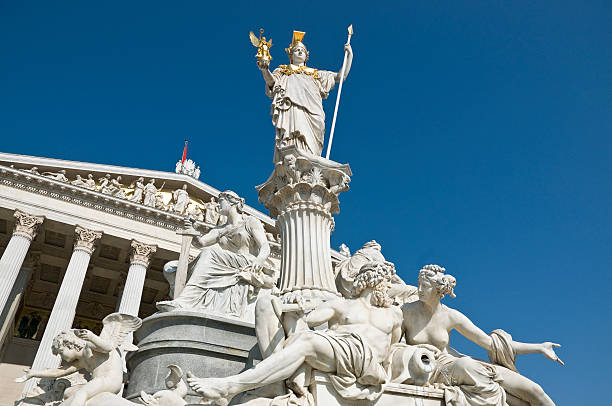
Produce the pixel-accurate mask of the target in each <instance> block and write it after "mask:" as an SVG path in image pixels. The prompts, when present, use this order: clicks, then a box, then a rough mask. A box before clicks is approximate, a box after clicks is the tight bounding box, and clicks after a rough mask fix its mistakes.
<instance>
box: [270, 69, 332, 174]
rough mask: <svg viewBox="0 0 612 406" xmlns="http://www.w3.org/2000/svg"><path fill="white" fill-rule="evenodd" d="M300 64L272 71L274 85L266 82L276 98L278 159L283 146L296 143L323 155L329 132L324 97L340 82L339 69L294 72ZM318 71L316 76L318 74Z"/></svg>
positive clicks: (273, 107)
mask: <svg viewBox="0 0 612 406" xmlns="http://www.w3.org/2000/svg"><path fill="white" fill-rule="evenodd" d="M298 68H299V67H298V66H296V65H288V66H287V67H278V68H276V69H275V70H274V72H272V77H274V81H275V83H274V87H273V88H272V89H271V88H269V87H267V86H266V93H267V95H268V96H270V97H271V98H272V124H273V125H274V127H275V128H276V139H275V148H274V162H275V163H276V162H278V161H279V160H280V155H279V153H278V150H279V148H281V147H284V146H288V145H295V146H296V148H297V149H299V150H300V151H304V152H307V153H310V154H313V155H316V156H321V152H322V151H323V138H324V135H325V112H324V111H323V99H326V98H327V96H328V95H329V92H330V91H331V90H332V89H333V88H334V85H335V84H336V72H330V71H317V70H315V69H312V68H305V69H307V70H308V71H309V72H311V73H312V74H307V73H291V74H287V73H286V72H287V71H288V70H290V71H294V70H296V69H298ZM314 75H316V78H315V76H314Z"/></svg>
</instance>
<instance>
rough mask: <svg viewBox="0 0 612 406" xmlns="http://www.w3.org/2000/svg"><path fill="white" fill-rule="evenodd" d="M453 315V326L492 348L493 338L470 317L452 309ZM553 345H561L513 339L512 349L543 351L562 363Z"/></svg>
mask: <svg viewBox="0 0 612 406" xmlns="http://www.w3.org/2000/svg"><path fill="white" fill-rule="evenodd" d="M451 317H452V320H453V327H454V328H455V329H456V330H457V331H458V332H459V333H460V334H461V335H462V336H464V337H465V338H467V339H468V340H470V341H472V342H474V343H476V344H478V345H479V346H481V347H483V348H485V349H486V350H487V351H489V350H491V347H492V345H493V339H492V338H491V337H490V336H488V335H487V334H486V333H485V332H484V331H482V330H481V329H480V328H478V327H477V326H476V325H475V324H474V323H472V321H471V320H470V319H468V318H467V317H466V316H465V315H464V314H462V313H461V312H459V311H457V310H451ZM553 347H560V345H559V344H555V343H551V342H544V343H538V344H532V343H521V342H519V341H514V340H513V341H512V349H513V350H514V352H515V353H517V354H530V353H536V352H539V353H542V354H543V355H544V356H545V357H546V358H548V359H550V360H552V361H557V362H559V363H560V364H561V365H564V364H563V361H561V359H560V358H559V357H558V356H557V354H555V350H554V348H553Z"/></svg>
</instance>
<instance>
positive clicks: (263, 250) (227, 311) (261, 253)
mask: <svg viewBox="0 0 612 406" xmlns="http://www.w3.org/2000/svg"><path fill="white" fill-rule="evenodd" d="M243 207H244V200H243V199H241V198H240V197H238V195H237V194H236V193H234V192H232V191H225V192H222V193H220V194H219V211H220V213H221V214H223V215H225V216H227V223H226V224H224V225H222V226H218V227H215V228H213V229H211V230H210V231H209V232H208V233H207V234H205V235H203V236H201V237H199V238H194V240H193V245H194V246H196V247H200V248H201V251H200V253H199V255H198V256H197V257H196V258H195V259H194V260H193V261H192V262H191V263H190V264H189V268H188V281H187V284H186V285H185V287H184V289H183V290H182V292H181V294H180V295H179V297H175V298H174V299H173V300H170V301H162V302H158V303H157V308H158V309H159V310H161V311H171V310H181V309H183V310H197V311H204V312H210V313H217V314H221V315H225V316H232V317H243V315H244V314H245V309H246V306H247V304H248V302H249V301H251V302H252V301H253V300H254V299H255V297H256V296H257V294H258V292H259V289H260V288H262V287H263V288H272V287H273V286H274V284H275V283H276V279H277V278H278V274H277V272H276V271H275V267H274V265H273V263H272V262H271V260H270V259H269V255H270V245H269V243H268V240H267V238H266V233H265V230H264V227H263V224H262V223H261V221H259V220H258V219H256V218H254V217H252V216H245V215H244V214H243V212H242V210H243ZM177 263H178V262H177V261H171V262H169V263H167V264H166V266H164V275H165V276H166V277H167V278H168V279H169V282H170V284H171V285H172V284H173V282H172V278H173V277H174V275H175V272H176V267H177Z"/></svg>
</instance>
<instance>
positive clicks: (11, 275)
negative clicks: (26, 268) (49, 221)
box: [0, 210, 44, 313]
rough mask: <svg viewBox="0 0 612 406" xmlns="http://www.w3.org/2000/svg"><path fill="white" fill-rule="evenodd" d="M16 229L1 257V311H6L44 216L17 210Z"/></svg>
mask: <svg viewBox="0 0 612 406" xmlns="http://www.w3.org/2000/svg"><path fill="white" fill-rule="evenodd" d="M14 215H15V230H14V231H13V236H12V237H11V239H10V241H9V243H8V245H7V246H6V249H5V250H4V253H3V254H2V258H1V259H0V313H2V312H3V311H4V308H5V306H6V305H7V301H8V298H9V296H10V295H11V290H12V289H13V285H14V284H15V281H16V280H17V275H19V270H20V269H21V266H22V265H23V260H24V259H25V257H26V254H27V253H28V249H29V248H30V244H31V243H32V240H33V239H34V238H35V237H36V233H37V231H38V227H39V226H40V224H42V222H43V220H44V217H42V216H34V215H31V214H27V213H24V212H22V211H19V210H16V211H15V214H14Z"/></svg>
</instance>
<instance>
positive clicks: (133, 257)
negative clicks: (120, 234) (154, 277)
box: [130, 240, 157, 268]
mask: <svg viewBox="0 0 612 406" xmlns="http://www.w3.org/2000/svg"><path fill="white" fill-rule="evenodd" d="M131 247H132V248H131V250H130V264H141V265H144V266H145V268H147V267H148V266H149V264H150V263H151V258H152V257H153V254H155V252H156V251H157V245H149V244H144V243H141V242H140V241H136V240H132V244H131Z"/></svg>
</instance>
